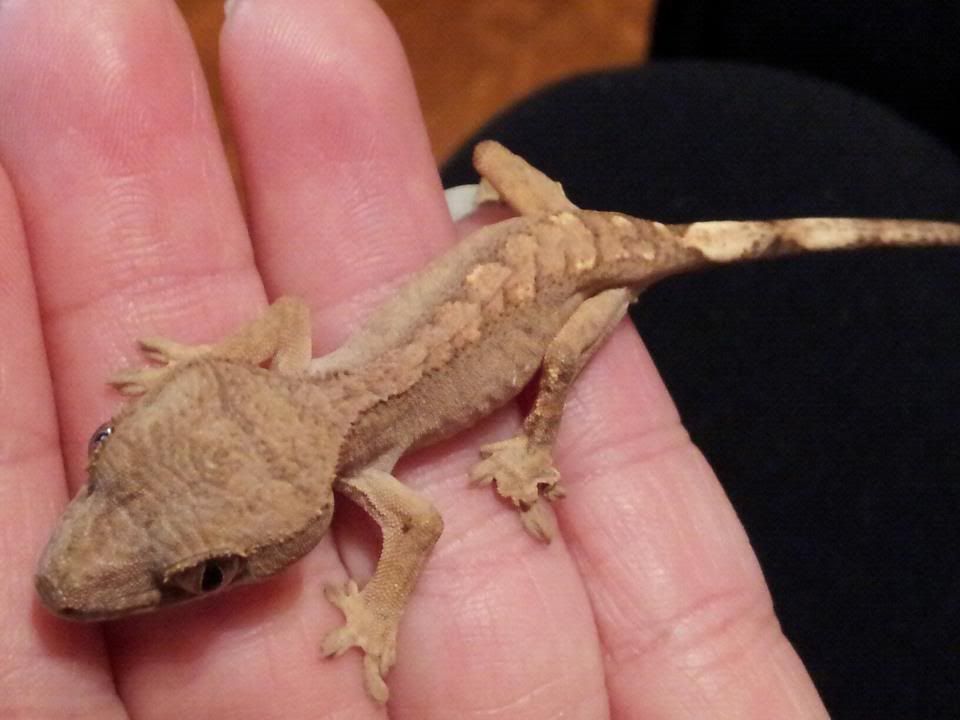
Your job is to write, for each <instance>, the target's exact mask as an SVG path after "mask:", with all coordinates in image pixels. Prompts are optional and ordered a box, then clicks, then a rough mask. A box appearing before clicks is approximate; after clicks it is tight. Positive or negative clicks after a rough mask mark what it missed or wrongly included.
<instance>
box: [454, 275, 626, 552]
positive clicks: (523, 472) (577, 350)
mask: <svg viewBox="0 0 960 720" xmlns="http://www.w3.org/2000/svg"><path fill="white" fill-rule="evenodd" d="M633 299H634V293H633V291H632V290H629V289H627V288H613V289H610V290H605V291H603V292H601V293H599V294H598V295H594V296H593V297H591V298H589V299H587V300H585V301H584V302H583V303H582V304H581V305H580V307H578V308H577V309H576V311H575V312H574V313H573V315H571V316H570V318H569V320H567V322H566V323H565V324H564V326H563V327H562V328H560V332H558V333H557V335H556V337H554V339H553V340H552V341H551V342H550V345H549V346H548V347H547V351H546V353H545V354H544V359H543V372H542V374H541V377H540V386H539V388H538V389H537V396H536V399H535V400H534V403H533V408H532V409H531V410H530V413H529V414H528V415H527V417H526V419H525V420H524V423H523V428H522V430H521V431H520V432H519V433H518V434H517V435H515V436H514V437H512V438H510V439H508V440H503V441H501V442H496V443H491V444H489V445H485V446H484V447H482V448H481V449H480V454H481V460H480V462H478V463H477V464H476V465H474V467H473V469H472V470H471V471H470V479H471V481H472V482H473V483H474V484H478V485H486V484H490V483H495V485H496V488H497V492H498V493H499V494H500V495H501V496H502V497H504V498H505V499H507V500H509V501H511V502H512V503H513V505H514V506H515V507H516V508H517V509H518V510H519V511H520V519H521V521H522V523H523V527H524V528H525V529H526V530H527V532H529V533H530V534H531V535H533V536H534V537H536V538H537V539H539V540H543V541H545V542H549V541H550V540H551V538H552V537H553V535H554V534H555V531H556V528H555V520H554V518H553V515H552V513H551V512H550V510H549V509H548V508H547V507H545V505H544V503H542V502H540V500H541V499H546V500H548V501H552V500H556V499H558V498H561V497H563V495H564V491H563V488H562V487H561V486H560V484H559V480H560V473H559V472H557V470H556V468H554V466H553V457H552V447H553V443H554V441H555V440H556V436H557V431H558V429H559V427H560V418H561V415H562V413H563V404H564V401H565V400H566V397H567V393H568V392H569V390H570V387H571V386H572V385H573V383H574V381H575V380H576V379H577V376H578V375H579V374H580V371H581V370H582V369H583V368H584V366H585V365H586V364H587V362H588V361H589V360H590V358H591V357H592V356H593V354H594V353H595V352H596V350H597V349H598V348H599V347H600V346H601V345H602V344H603V341H604V340H605V339H606V337H607V336H608V335H609V334H610V333H611V332H612V331H613V329H614V328H615V327H616V326H617V323H619V322H620V320H621V319H622V318H623V316H624V315H625V314H626V312H627V306H628V305H629V304H630V302H632V301H633Z"/></svg>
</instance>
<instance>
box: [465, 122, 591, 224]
mask: <svg viewBox="0 0 960 720" xmlns="http://www.w3.org/2000/svg"><path fill="white" fill-rule="evenodd" d="M473 166H474V168H475V169H476V171H477V172H478V173H479V174H480V178H481V183H480V187H479V188H478V190H477V201H478V202H482V201H486V200H491V201H492V200H503V201H504V202H505V203H507V204H508V205H509V206H510V207H512V208H513V209H514V210H515V211H516V212H518V213H519V214H521V215H542V214H548V213H556V212H562V211H564V210H577V209H578V208H577V206H576V205H574V204H573V203H572V202H570V200H568V199H567V196H566V195H565V194H564V192H563V188H562V187H561V185H560V183H558V182H557V181H556V180H552V179H550V178H549V177H547V176H546V175H545V174H544V173H542V172H540V171H539V170H537V169H536V168H535V167H533V166H532V165H531V164H530V163H528V162H527V161H526V160H524V159H523V158H522V157H520V156H519V155H515V154H514V153H512V152H510V151H509V150H507V148H505V147H504V146H503V145H501V144H500V143H498V142H495V141H493V140H485V141H484V142H481V143H478V144H477V146H476V147H475V148H474V149H473Z"/></svg>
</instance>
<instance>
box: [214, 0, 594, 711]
mask: <svg viewBox="0 0 960 720" xmlns="http://www.w3.org/2000/svg"><path fill="white" fill-rule="evenodd" d="M221 48H222V59H223V65H224V69H223V72H224V91H225V94H226V97H227V102H228V106H229V107H230V110H231V119H232V123H231V125H232V127H234V128H236V129H237V135H238V142H239V146H240V148H241V156H242V157H243V158H244V160H243V169H244V176H245V181H246V187H247V188H248V190H249V206H250V215H251V221H252V226H253V229H254V243H255V245H256V248H257V256H258V262H259V263H260V265H261V269H262V271H263V273H264V276H265V277H266V278H267V284H268V287H269V290H270V292H271V293H273V294H280V293H288V294H295V295H301V296H303V297H306V298H309V300H310V304H311V306H312V307H313V308H314V310H315V314H316V321H315V328H316V337H317V338H318V342H319V343H321V347H322V348H324V349H329V348H330V347H332V346H333V345H335V344H336V342H338V341H340V340H342V339H343V338H344V337H345V335H346V334H347V333H348V332H349V330H350V329H353V328H355V327H356V320H357V318H358V317H359V316H363V315H365V314H366V313H367V312H369V310H370V308H371V306H372V305H373V303H374V301H376V300H381V299H383V298H384V297H385V296H386V294H387V292H388V289H389V288H390V287H391V286H392V285H394V284H395V281H396V279H397V278H398V277H400V276H402V275H404V274H406V273H408V272H410V271H412V270H414V269H419V268H420V267H422V265H423V264H425V263H426V262H427V260H429V259H432V258H433V257H434V256H435V255H436V254H437V253H438V252H439V251H440V250H441V249H445V248H447V247H448V246H449V245H450V243H452V241H453V235H454V233H453V231H452V229H451V222H450V218H449V215H448V213H447V211H446V208H445V203H444V200H443V195H442V193H441V192H440V189H439V184H438V182H437V176H436V169H435V167H434V165H433V160H432V158H431V157H430V154H429V148H428V145H427V143H426V140H425V138H424V135H423V128H422V120H421V119H420V116H419V112H418V110H417V108H416V104H415V96H414V92H413V88H412V84H411V82H410V79H409V77H408V75H407V70H406V63H405V61H404V60H403V57H402V53H401V51H400V49H399V47H398V46H397V43H396V38H395V37H394V36H393V33H392V30H391V29H390V28H389V27H388V26H387V25H386V24H385V22H384V20H383V17H382V15H381V14H380V12H379V10H378V8H377V7H376V6H375V5H374V4H373V3H372V2H369V3H368V2H352V3H349V4H343V3H340V2H333V1H330V0H324V1H322V2H317V1H316V0H309V1H307V0H300V1H299V2H289V1H281V0H236V2H234V3H233V5H232V11H231V14H230V17H229V18H228V21H227V24H226V26H225V29H224V35H223V39H222V45H221ZM413 311H416V308H413ZM501 419H502V418H501ZM505 431H506V429H505V428H503V427H501V428H500V429H499V432H505ZM483 432H486V433H487V434H488V435H489V434H491V433H492V432H498V430H497V428H495V427H494V424H488V425H486V426H485V429H484V431H483ZM478 439H479V436H478V435H477V434H476V433H474V434H473V435H472V436H471V437H466V438H463V439H461V440H460V442H459V443H456V444H447V445H445V446H443V447H441V448H438V449H436V450H435V451H433V452H431V453H429V454H428V455H423V456H421V457H420V459H419V461H418V462H417V466H416V467H408V469H407V470H404V469H401V470H400V475H401V477H402V478H403V479H404V480H409V481H410V482H411V483H412V484H414V485H415V486H416V487H418V488H423V489H424V494H425V495H427V496H429V498H430V499H431V501H433V502H435V503H436V504H437V505H438V507H439V508H440V510H441V513H442V514H443V516H444V521H445V524H446V530H445V531H444V535H443V536H442V537H441V539H440V543H439V545H438V547H437V548H436V550H435V551H434V553H433V555H432V556H431V558H430V561H429V562H428V563H427V567H426V570H425V572H424V575H423V577H422V578H421V580H420V581H419V583H418V585H417V592H416V593H415V594H414V596H413V599H412V601H411V605H410V607H409V609H408V612H407V613H406V615H405V618H404V621H403V624H402V625H401V629H400V637H399V645H400V647H399V649H398V662H397V666H396V668H395V669H394V670H393V671H392V672H391V674H390V676H389V678H388V682H389V685H390V690H391V697H392V698H393V701H392V708H391V709H392V711H394V713H395V714H396V715H397V717H416V718H430V717H441V716H442V717H451V716H458V715H461V714H467V713H468V712H476V709H477V703H478V698H480V699H481V700H480V703H481V705H482V706H484V707H488V708H491V709H492V708H497V707H500V708H502V707H511V708H515V709H516V712H515V714H514V715H513V717H518V718H519V717H540V716H541V714H544V715H550V714H551V713H552V714H560V713H561V712H567V711H568V710H569V708H571V707H576V708H578V709H580V708H583V709H584V716H594V717H596V716H602V714H603V712H604V707H605V700H604V694H603V678H602V675H601V673H600V672H599V667H600V662H599V656H598V654H597V652H598V644H597V640H596V636H595V633H594V628H593V626H592V623H591V622H590V612H589V606H588V603H587V598H586V596H585V594H584V593H583V591H582V588H581V586H580V584H579V579H578V575H577V572H576V568H575V566H574V564H573V563H572V561H571V559H570V558H569V556H568V555H567V554H566V553H565V552H564V551H563V548H562V545H555V546H553V547H551V548H548V549H544V548H542V547H539V546H538V545H536V544H535V543H534V542H532V541H531V540H530V539H529V538H528V537H527V536H526V535H525V534H524V533H523V531H522V529H521V527H520V523H519V522H518V520H517V518H516V516H515V514H514V513H513V512H512V511H511V510H510V509H508V508H506V507H504V506H503V505H501V504H500V503H498V502H496V501H495V499H494V497H493V495H492V493H490V492H482V491H477V490H470V489H468V488H467V487H466V478H467V473H466V470H467V467H468V466H469V464H470V463H471V462H473V461H474V460H475V456H476V447H477V441H478ZM464 447H466V448H468V449H467V450H466V451H462V448H464ZM458 449H460V450H461V451H458ZM338 513H342V509H338ZM349 550H350V548H349V546H348V547H346V548H344V549H342V551H343V552H347V553H349ZM316 612H317V608H315V607H309V606H307V607H305V608H304V613H305V615H304V618H308V617H316ZM308 622H310V623H311V624H310V625H307V624H306V623H308ZM304 624H305V626H306V627H310V628H312V627H313V623H312V621H310V620H306V619H305V620H304ZM557 628H563V632H558V631H557ZM324 629H329V628H324ZM316 632H317V633H318V637H319V633H322V632H323V629H321V628H319V627H317V628H316ZM350 655H353V657H352V658H351V657H350V656H349V655H348V656H345V657H343V658H341V659H340V660H337V661H334V663H333V664H332V665H331V666H324V667H320V668H317V667H316V666H315V665H313V664H308V666H307V667H305V668H303V670H304V674H303V675H302V676H301V675H297V676H296V677H301V678H302V680H303V682H314V683H315V682H317V675H318V674H319V673H323V674H328V673H336V674H338V675H339V673H340V672H341V671H340V670H339V669H337V668H336V663H344V662H347V661H349V662H350V663H351V665H350V682H351V683H352V685H351V686H352V687H354V688H356V689H357V691H358V692H359V688H360V677H361V675H360V668H359V660H358V657H357V656H356V654H353V653H351V654H350ZM518 698H524V699H523V700H519V701H518ZM594 711H595V712H594Z"/></svg>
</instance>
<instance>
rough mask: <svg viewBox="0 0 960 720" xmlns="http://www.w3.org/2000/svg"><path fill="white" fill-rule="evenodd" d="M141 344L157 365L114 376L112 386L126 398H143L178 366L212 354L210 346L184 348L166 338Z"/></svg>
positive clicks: (187, 346) (145, 341) (122, 371)
mask: <svg viewBox="0 0 960 720" xmlns="http://www.w3.org/2000/svg"><path fill="white" fill-rule="evenodd" d="M139 343H140V349H141V350H142V351H143V354H144V355H146V356H147V358H149V359H150V360H152V361H153V362H155V363H157V364H156V365H154V366H148V367H144V368H137V369H129V370H121V371H120V372H118V373H115V374H114V375H113V377H111V378H110V381H109V382H110V384H111V385H113V386H114V387H115V388H116V389H117V390H118V391H120V393H122V394H123V395H142V394H143V393H145V392H146V391H147V390H149V389H150V388H151V387H152V386H154V385H156V384H157V383H159V382H161V381H163V380H164V379H165V378H166V377H167V375H169V374H170V371H171V370H173V368H174V367H176V366H177V364H178V363H181V362H186V361H188V360H194V359H196V358H199V357H202V356H204V355H206V354H208V353H209V352H210V346H209V345H183V344H181V343H178V342H174V341H173V340H167V339H166V338H158V337H154V338H144V339H142V340H140V341H139Z"/></svg>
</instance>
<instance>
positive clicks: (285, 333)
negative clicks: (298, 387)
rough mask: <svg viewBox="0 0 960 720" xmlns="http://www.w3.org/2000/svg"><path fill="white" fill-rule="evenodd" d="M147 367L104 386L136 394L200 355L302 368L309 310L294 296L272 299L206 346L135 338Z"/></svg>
mask: <svg viewBox="0 0 960 720" xmlns="http://www.w3.org/2000/svg"><path fill="white" fill-rule="evenodd" d="M140 347H141V349H142V350H143V353H144V355H146V356H147V358H149V359H150V360H152V361H154V362H155V363H157V364H156V365H153V366H148V367H144V368H135V369H129V370H122V371H120V372H118V373H116V374H115V375H114V376H113V377H112V378H111V379H110V384H111V385H113V386H114V387H116V388H117V390H119V391H120V392H121V393H123V394H124V395H139V394H142V393H144V392H146V391H147V390H148V389H149V388H150V387H152V386H154V385H156V384H157V383H158V382H160V381H162V380H163V379H164V378H166V377H167V375H168V374H169V373H170V371H171V370H173V369H174V368H175V367H177V366H178V365H181V364H184V363H186V362H189V361H191V360H197V359H199V358H203V357H218V358H226V359H231V360H239V361H241V362H248V363H251V364H254V365H259V364H261V363H264V362H267V361H270V368H271V369H273V370H276V371H277V372H281V373H285V374H296V373H299V372H302V371H304V370H306V368H307V367H308V365H309V362H310V355H311V338H310V311H309V309H308V308H307V306H306V305H305V304H304V303H303V302H301V301H300V300H296V299H293V298H286V297H282V298H278V299H277V300H275V301H274V302H273V304H271V305H270V307H268V308H267V309H266V310H265V311H264V312H263V313H262V314H261V315H260V316H259V317H258V318H256V319H254V320H252V321H251V322H249V323H247V324H246V325H244V326H243V327H242V328H240V329H239V330H238V331H237V332H235V333H234V334H232V335H230V336H229V337H227V338H226V339H225V340H223V341H221V342H219V343H216V344H211V345H185V344H181V343H178V342H175V341H173V340H168V339H166V338H159V337H153V338H145V339H143V340H140Z"/></svg>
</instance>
